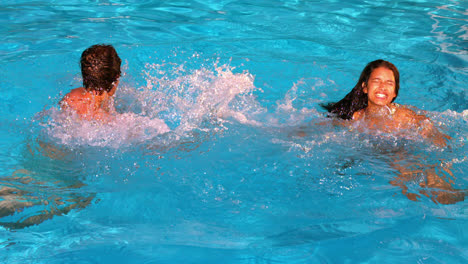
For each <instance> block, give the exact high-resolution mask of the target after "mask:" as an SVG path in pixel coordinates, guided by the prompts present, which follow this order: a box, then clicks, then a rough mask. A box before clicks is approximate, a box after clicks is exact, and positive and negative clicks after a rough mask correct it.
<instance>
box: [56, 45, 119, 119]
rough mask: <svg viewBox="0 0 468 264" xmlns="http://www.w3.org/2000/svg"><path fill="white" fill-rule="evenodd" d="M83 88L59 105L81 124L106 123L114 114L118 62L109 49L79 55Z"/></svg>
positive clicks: (95, 47)
mask: <svg viewBox="0 0 468 264" xmlns="http://www.w3.org/2000/svg"><path fill="white" fill-rule="evenodd" d="M80 64H81V74H82V76H83V86H84V87H80V88H76V89H73V90H71V91H70V92H69V93H68V94H66V95H65V97H64V98H63V99H62V100H61V101H60V106H61V108H62V109H63V110H66V111H72V112H75V113H76V114H77V115H78V116H79V117H80V118H82V119H84V120H99V121H109V120H110V119H111V118H112V113H114V112H115V109H114V106H113V100H112V96H113V95H114V94H115V91H116V89H117V86H118V84H119V77H120V74H121V72H120V64H121V60H120V58H119V56H118V55H117V52H116V51H115V49H114V47H112V46H111V45H102V44H99V45H93V46H91V47H89V48H88V49H86V50H85V51H83V53H82V54H81V60H80Z"/></svg>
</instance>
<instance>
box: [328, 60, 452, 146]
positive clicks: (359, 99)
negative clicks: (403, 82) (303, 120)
mask: <svg viewBox="0 0 468 264" xmlns="http://www.w3.org/2000/svg"><path fill="white" fill-rule="evenodd" d="M399 88H400V74H399V72H398V69H397V68H396V67H395V65H393V64H392V63H390V62H388V61H384V60H375V61H372V62H370V63H369V64H367V66H366V67H365V68H364V70H363V71H362V73H361V76H360V77H359V81H358V82H357V84H356V85H355V87H354V88H353V90H352V91H351V92H350V93H348V94H347V95H346V96H345V98H343V99H342V100H340V101H339V102H337V103H332V104H328V105H325V106H324V107H325V108H326V109H327V110H328V111H329V112H330V113H332V114H334V115H335V116H336V117H338V118H341V119H351V120H353V121H355V122H360V124H362V125H363V127H365V128H366V129H368V130H370V131H382V132H385V133H396V134H404V133H407V132H411V131H418V132H419V134H420V135H422V136H423V137H424V138H427V139H429V140H430V141H431V142H432V143H434V144H436V145H438V146H446V145H447V140H448V139H449V137H448V136H447V135H445V134H443V133H440V132H439V131H438V130H437V128H435V127H434V126H433V124H432V122H431V121H430V120H429V118H427V117H426V116H424V115H419V114H416V113H415V112H414V111H413V110H411V109H409V108H407V107H405V106H402V105H398V104H395V103H393V101H395V99H396V97H397V96H398V91H399Z"/></svg>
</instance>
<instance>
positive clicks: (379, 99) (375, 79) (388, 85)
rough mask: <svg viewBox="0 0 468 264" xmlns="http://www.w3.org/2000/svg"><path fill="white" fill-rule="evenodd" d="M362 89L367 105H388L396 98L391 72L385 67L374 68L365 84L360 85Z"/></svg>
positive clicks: (393, 77)
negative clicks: (366, 98) (365, 95)
mask: <svg viewBox="0 0 468 264" xmlns="http://www.w3.org/2000/svg"><path fill="white" fill-rule="evenodd" d="M362 88H363V91H364V93H366V94H367V97H368V105H375V106H384V105H388V104H390V103H391V102H392V101H393V99H394V98H395V97H396V93H395V76H394V75H393V71H392V70H390V69H387V68H385V67H379V68H376V69H375V70H373V71H372V73H371V75H370V76H369V80H368V81H367V83H362Z"/></svg>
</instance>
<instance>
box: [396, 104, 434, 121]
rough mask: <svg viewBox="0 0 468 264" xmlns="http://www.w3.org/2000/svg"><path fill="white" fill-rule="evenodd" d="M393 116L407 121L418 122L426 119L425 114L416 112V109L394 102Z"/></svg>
mask: <svg viewBox="0 0 468 264" xmlns="http://www.w3.org/2000/svg"><path fill="white" fill-rule="evenodd" d="M394 107H395V116H396V117H397V118H399V119H401V120H403V121H407V122H410V121H412V122H420V121H423V120H426V119H428V118H427V117H426V116H425V115H422V114H418V113H416V111H414V110H413V109H411V108H410V107H408V106H405V105H398V104H394Z"/></svg>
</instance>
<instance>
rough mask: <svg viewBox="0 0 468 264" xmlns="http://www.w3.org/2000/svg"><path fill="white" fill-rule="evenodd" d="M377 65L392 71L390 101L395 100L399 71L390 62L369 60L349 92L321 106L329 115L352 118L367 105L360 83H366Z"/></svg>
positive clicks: (398, 83) (398, 86)
mask: <svg viewBox="0 0 468 264" xmlns="http://www.w3.org/2000/svg"><path fill="white" fill-rule="evenodd" d="M379 67H385V68H387V69H389V70H391V71H392V72H393V76H394V77H395V98H393V100H392V102H393V101H395V99H396V97H397V96H398V90H399V89H400V73H399V72H398V69H397V68H396V67H395V65H393V64H392V63H391V62H388V61H385V60H375V61H372V62H369V63H368V64H367V65H366V67H365V68H364V70H362V72H361V76H360V77H359V80H358V82H357V84H356V85H355V86H354V88H353V90H351V92H349V93H348V94H347V95H346V96H345V97H344V98H343V99H341V100H340V101H338V102H336V103H328V104H323V105H322V107H323V108H325V109H326V110H327V111H328V112H330V113H331V114H332V115H331V116H334V117H338V118H341V119H352V118H353V114H354V112H356V111H359V110H361V109H364V108H366V107H367V100H368V99H367V94H366V93H364V91H363V88H362V84H363V83H366V85H367V82H368V81H369V77H370V75H371V73H372V72H373V71H374V70H375V69H377V68H379Z"/></svg>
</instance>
